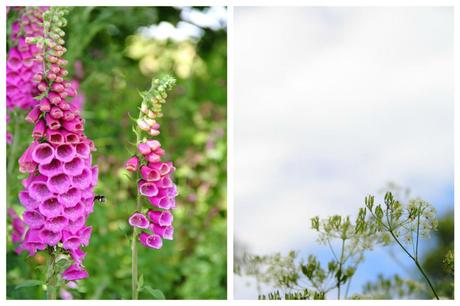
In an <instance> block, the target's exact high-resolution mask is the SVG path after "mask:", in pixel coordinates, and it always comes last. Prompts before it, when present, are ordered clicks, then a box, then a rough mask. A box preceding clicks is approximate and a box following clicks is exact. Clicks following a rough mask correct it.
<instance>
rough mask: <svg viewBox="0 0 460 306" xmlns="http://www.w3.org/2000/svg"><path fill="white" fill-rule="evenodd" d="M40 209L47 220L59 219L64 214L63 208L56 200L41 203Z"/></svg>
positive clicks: (51, 199)
mask: <svg viewBox="0 0 460 306" xmlns="http://www.w3.org/2000/svg"><path fill="white" fill-rule="evenodd" d="M38 209H39V211H40V213H41V214H42V215H44V216H45V217H47V218H53V217H57V216H60V215H61V213H62V206H61V204H60V203H59V202H58V200H57V199H56V198H50V199H48V200H46V201H43V202H41V203H40V204H39V205H38Z"/></svg>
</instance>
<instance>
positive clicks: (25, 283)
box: [15, 279, 43, 289]
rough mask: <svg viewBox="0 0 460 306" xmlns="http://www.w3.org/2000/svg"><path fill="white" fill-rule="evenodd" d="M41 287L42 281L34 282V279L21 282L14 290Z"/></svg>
mask: <svg viewBox="0 0 460 306" xmlns="http://www.w3.org/2000/svg"><path fill="white" fill-rule="evenodd" d="M40 285H43V282H42V281H39V280H36V279H28V280H25V281H23V282H22V284H19V285H17V286H16V287H15V289H21V288H25V287H34V286H40Z"/></svg>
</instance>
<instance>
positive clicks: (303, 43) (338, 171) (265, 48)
mask: <svg viewBox="0 0 460 306" xmlns="http://www.w3.org/2000/svg"><path fill="white" fill-rule="evenodd" d="M452 13H453V12H452V10H451V9H449V8H287V9H282V8H236V9H235V22H234V24H235V33H234V37H235V42H234V46H235V54H234V59H235V74H234V76H235V94H234V100H235V106H234V107H235V110H234V119H235V192H236V194H235V227H234V228H235V237H236V239H237V240H238V241H240V242H242V243H244V244H246V245H247V246H248V247H249V248H250V250H251V251H252V252H253V253H257V254H268V253H273V252H277V251H282V252H287V251H288V250H290V249H295V250H300V251H302V254H303V255H304V256H306V255H307V254H309V253H314V254H317V255H321V254H322V255H323V257H325V260H326V261H327V260H329V254H328V252H327V250H325V249H324V247H322V246H318V245H317V244H316V243H315V239H316V235H315V233H314V232H313V231H312V230H311V229H309V221H308V220H309V218H311V217H313V216H315V215H320V216H322V217H327V216H329V215H332V214H352V215H353V214H355V212H356V211H357V209H358V207H361V206H362V205H363V200H364V197H365V196H366V195H367V194H369V193H373V194H376V193H377V192H378V191H379V190H381V189H382V187H384V186H385V184H386V183H387V182H389V181H393V182H396V183H398V184H400V185H403V186H406V187H409V188H410V189H411V190H412V193H413V194H414V195H418V196H421V197H423V198H424V199H426V200H429V201H431V203H432V204H434V205H435V206H436V207H437V208H438V210H439V211H440V212H445V211H447V210H448V209H449V208H452V207H453V156H454V155H453V149H454V143H453V137H454V136H453V124H454V122H453V116H454V115H453V69H454V66H453V18H452ZM380 198H381V196H380ZM377 261H378V263H379V265H376V264H375V263H376V262H377ZM383 264H387V267H386V266H383ZM369 272H372V273H373V274H371V275H372V276H373V277H374V278H375V276H376V273H377V272H385V273H387V274H391V273H393V272H398V273H400V272H401V271H400V269H399V270H398V268H397V267H396V265H395V264H394V262H392V260H391V258H389V256H388V255H387V253H386V251H385V252H383V253H382V252H380V253H375V252H374V253H371V254H370V255H369V257H368V259H367V260H366V262H365V263H364V265H363V267H361V268H360V270H359V271H358V275H357V277H356V280H354V283H353V284H352V291H353V290H354V291H355V292H359V291H360V289H361V286H362V284H363V282H364V281H366V280H370V277H369V275H370V274H369ZM235 297H236V298H257V295H256V293H255V289H254V287H247V286H246V279H241V278H239V277H237V278H235Z"/></svg>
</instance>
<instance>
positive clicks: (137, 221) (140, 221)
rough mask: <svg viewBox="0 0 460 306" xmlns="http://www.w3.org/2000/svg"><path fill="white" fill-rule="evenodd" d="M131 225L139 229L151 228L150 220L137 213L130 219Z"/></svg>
mask: <svg viewBox="0 0 460 306" xmlns="http://www.w3.org/2000/svg"><path fill="white" fill-rule="evenodd" d="M128 222H129V224H130V225H131V226H134V227H138V228H149V224H150V222H149V220H148V219H147V218H146V217H145V216H144V215H143V214H141V213H138V212H135V213H134V214H132V215H131V217H129V220H128Z"/></svg>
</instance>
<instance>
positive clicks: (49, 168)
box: [38, 158, 62, 176]
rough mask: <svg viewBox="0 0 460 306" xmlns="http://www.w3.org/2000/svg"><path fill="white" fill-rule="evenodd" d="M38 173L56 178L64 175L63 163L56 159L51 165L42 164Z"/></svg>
mask: <svg viewBox="0 0 460 306" xmlns="http://www.w3.org/2000/svg"><path fill="white" fill-rule="evenodd" d="M38 171H39V172H40V173H41V174H43V175H46V176H54V175H57V174H60V173H62V163H61V162H60V161H59V160H58V159H56V158H55V159H53V160H52V161H51V162H50V163H49V164H40V165H39V166H38Z"/></svg>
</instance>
